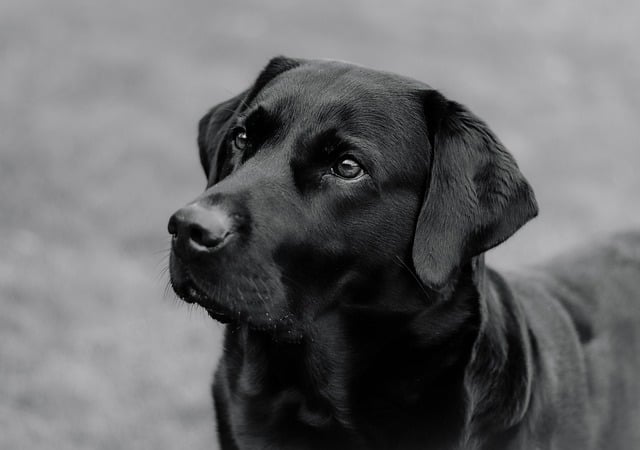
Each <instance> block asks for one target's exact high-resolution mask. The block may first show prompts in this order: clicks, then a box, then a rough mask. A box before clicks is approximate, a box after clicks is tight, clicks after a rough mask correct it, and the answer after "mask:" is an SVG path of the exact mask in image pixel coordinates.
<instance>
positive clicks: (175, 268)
mask: <svg viewBox="0 0 640 450" xmlns="http://www.w3.org/2000/svg"><path fill="white" fill-rule="evenodd" d="M169 269H170V270H169V272H170V276H171V287H172V288H173V291H174V292H175V293H176V295H177V296H178V297H179V298H181V299H182V300H184V301H185V302H187V303H191V304H197V305H199V306H201V307H202V308H204V309H205V310H206V311H207V313H208V314H209V316H210V317H211V318H212V319H214V320H217V321H218V322H221V323H223V324H235V325H247V326H248V327H249V328H251V329H253V330H258V331H265V332H271V333H273V334H275V335H277V338H278V339H279V340H287V341H290V340H291V341H299V340H300V339H301V332H300V329H299V327H298V326H296V325H295V321H294V320H293V319H292V317H291V314H282V313H281V314H278V313H277V312H276V310H277V308H273V307H269V308H266V309H265V306H266V302H265V300H264V299H263V297H258V298H255V299H252V298H251V296H250V295H249V293H247V292H244V293H243V292H242V291H241V290H238V289H235V288H231V287H229V286H227V287H226V288H225V286H223V285H220V286H209V283H207V282H205V281H202V280H200V279H199V278H198V277H197V276H195V275H194V274H192V273H191V271H190V270H189V269H188V268H187V267H185V265H184V264H183V263H182V262H181V261H180V260H179V259H178V258H175V257H174V256H173V255H172V257H171V260H170V263H169ZM212 292H215V293H225V292H226V294H225V295H222V296H218V295H213V294H212ZM231 292H234V293H236V292H237V293H238V295H239V297H240V298H239V299H238V298H234V297H232V296H231V295H229V294H230V293H231ZM238 300H240V301H238ZM271 300H272V301H273V298H272V299H271ZM251 303H252V306H251V307H249V304H251ZM276 303H278V302H276ZM280 303H282V302H280Z"/></svg>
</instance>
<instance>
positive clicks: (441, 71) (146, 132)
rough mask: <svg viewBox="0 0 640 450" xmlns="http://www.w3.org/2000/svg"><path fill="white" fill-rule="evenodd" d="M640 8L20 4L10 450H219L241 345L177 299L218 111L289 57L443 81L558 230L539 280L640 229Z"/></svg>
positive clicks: (7, 136) (7, 160) (8, 136)
mask: <svg viewBox="0 0 640 450" xmlns="http://www.w3.org/2000/svg"><path fill="white" fill-rule="evenodd" d="M639 23H640V3H639V2H637V1H628V2H604V1H602V2H596V1H593V0H589V1H584V0H583V1H538V2H527V5H525V4H524V3H523V4H520V5H517V4H516V2H512V1H506V0H490V1H483V2H468V3H467V4H463V3H457V2H453V1H450V2H438V3H435V2H434V3H429V2H425V1H414V2H409V1H388V0H387V1H382V0H380V1H373V2H372V1H368V2H366V3H365V2H358V1H351V2H335V3H327V2H325V3H323V4H321V3H320V2H315V3H314V4H304V3H302V2H296V1H282V0H277V1H276V0H270V1H257V0H256V1H253V2H251V1H247V2H240V1H236V2H225V3H222V2H216V1H199V0H188V1H173V2H170V1H166V0H164V1H158V0H155V1H151V0H136V1H131V0H127V1H123V0H111V1H103V2H94V1H87V0H58V1H50V0H2V2H1V3H0V249H1V250H0V448H2V449H36V448H49V449H50V448H53V449H87V448H91V449H120V448H122V449H132V448H154V449H156V450H161V449H176V448H212V447H213V446H214V444H212V442H213V441H214V432H213V425H212V420H213V412H212V408H211V401H210V398H209V381H210V378H211V373H212V369H213V368H214V365H215V361H216V359H217V356H218V355H219V353H220V344H221V343H220V333H221V326H220V325H218V324H216V323H214V322H212V321H211V320H210V319H209V318H208V317H207V316H205V315H204V314H203V313H202V312H201V311H200V310H198V309H193V308H189V307H188V306H186V305H183V304H181V303H180V302H178V301H176V300H175V299H174V297H173V296H172V295H171V294H163V290H164V289H165V286H166V283H167V276H166V274H164V273H163V268H164V267H165V266H166V258H165V257H166V253H167V252H166V249H167V247H168V239H167V235H166V231H165V230H166V222H167V219H168V217H169V215H170V214H171V213H172V212H173V210H175V209H176V208H177V207H179V206H180V205H182V204H183V203H185V202H186V201H188V200H190V199H191V198H193V197H195V196H196V195H197V194H198V193H199V192H200V191H201V189H202V188H203V187H204V178H203V176H202V174H201V171H200V168H199V164H198V159H197V151H196V146H195V129H196V123H197V120H198V119H199V118H200V116H201V115H202V114H203V113H204V112H205V110H206V109H207V108H208V107H209V106H211V105H213V104H214V103H217V102H219V101H221V100H224V99H226V98H228V97H230V96H231V95H233V94H235V93H237V92H238V91H239V90H240V89H243V88H245V87H246V86H247V85H248V84H249V83H250V82H251V81H252V78H253V77H254V76H255V75H256V73H257V71H258V70H259V69H260V68H261V66H263V65H264V64H265V63H266V62H267V60H268V59H269V58H270V57H271V56H274V55H276V54H286V55H290V56H301V57H328V58H336V59H343V60H350V61H354V62H357V63H360V64H364V65H368V66H372V67H375V68H379V69H385V70H390V71H394V72H399V73H402V74H405V75H409V76H412V77H415V78H418V79H421V80H424V81H426V82H428V83H430V84H431V85H433V86H435V87H437V88H439V89H441V90H442V91H443V92H444V93H446V94H447V95H448V96H450V97H451V98H454V99H457V100H459V101H461V102H463V103H465V104H467V105H468V106H470V107H471V109H472V110H474V111H475V112H476V113H477V114H478V115H480V116H481V117H483V118H485V119H486V120H487V122H488V123H489V124H490V125H491V126H492V127H493V129H494V130H495V131H496V133H497V134H498V135H499V136H500V137H501V138H502V140H503V141H504V142H505V144H506V145H507V147H509V148H510V149H511V151H512V152H513V153H514V154H515V156H516V158H517V159H518V161H519V163H520V166H521V168H522V170H523V172H524V173H525V174H526V175H527V176H528V178H529V180H530V181H531V183H532V184H533V186H534V189H535V190H536V192H537V195H538V199H539V202H540V209H541V215H540V217H539V218H538V219H536V220H535V221H534V222H533V223H531V224H529V225H528V226H527V227H525V229H523V230H522V231H521V232H519V233H518V234H517V235H516V236H515V237H514V238H513V239H512V240H510V241H509V242H508V243H506V244H505V245H504V246H502V247H501V248H500V249H498V250H496V251H494V252H492V253H491V255H490V257H489V259H490V261H492V262H494V263H495V264H496V265H498V266H502V267H508V266H511V265H512V264H519V265H520V264H527V263H530V262H532V261H539V260H540V259H542V258H544V257H547V256H549V255H552V254H554V253H557V252H558V251H561V250H563V249H566V248H567V247H570V246H573V245H576V244H578V243H588V242H589V241H590V240H591V239H592V238H593V236H598V235H602V234H606V233H607V232H610V231H612V230H614V229H618V228H625V227H633V226H635V227H640V210H639V208H638V204H639V201H638V196H639V195H640V177H639V176H638V170H639V169H640V145H639V141H640V139H639V137H640V136H639V135H640V132H639V131H638V124H639V123H640V89H639V86H638V84H639V83H638V82H639V79H640V75H639V74H640V51H639V50H638V44H639V43H640V26H639V25H638V24H639Z"/></svg>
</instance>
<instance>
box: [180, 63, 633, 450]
mask: <svg viewBox="0 0 640 450" xmlns="http://www.w3.org/2000/svg"><path fill="white" fill-rule="evenodd" d="M198 144H199V147H200V158H201V161H202V165H203V167H204V170H205V172H206V175H207V179H208V183H207V188H206V190H205V191H204V193H203V194H202V195H200V196H199V197H198V198H197V199H196V200H194V201H193V202H191V203H189V204H188V205H187V206H185V207H184V208H182V209H180V210H179V211H177V212H176V213H175V214H174V215H173V216H172V217H171V219H170V221H169V232H170V233H171V235H172V252H171V262H170V272H171V282H172V285H173V288H174V290H175V292H176V293H177V294H178V295H179V296H180V297H181V298H183V299H184V300H186V301H187V302H193V303H197V304H200V305H202V306H203V307H204V308H206V309H207V310H208V311H209V314H210V315H211V316H212V317H213V318H215V319H217V320H219V321H221V322H224V323H226V324H228V326H227V327H226V335H225V343H224V355H223V357H222V359H221V362H220V365H219V368H218V370H217V373H216V375H215V382H214V384H213V396H214V400H215V407H216V414H217V420H218V434H219V439H220V443H221V446H222V448H223V449H224V450H231V449H438V450H440V449H476V450H477V449H489V450H500V449H557V450H588V449H618V450H620V449H625V450H631V449H638V448H640V382H639V381H638V378H639V377H640V299H639V297H640V233H628V234H625V235H620V236H617V237H615V238H612V239H611V241H610V242H608V243H605V244H597V245H596V244H592V245H591V246H590V248H589V249H588V250H585V251H583V252H582V253H579V254H574V255H569V256H567V257H564V258H561V259H557V260H554V261H551V262H550V263H549V264H548V265H546V266H545V267H544V268H538V269H535V268H534V269H532V270H531V271H529V272H528V273H526V274H524V273H523V274H511V275H507V274H499V273H497V272H495V271H493V270H491V269H490V268H488V267H486V266H485V265H484V262H483V253H484V252H486V251H487V250H489V249H490V248H492V247H495V246H496V245H498V244H500V243H501V242H503V241H504V240H505V239H507V238H509V237H510V236H511V235H512V234H513V233H515V232H516V231H517V230H518V229H519V228H520V227H521V226H522V225H524V224H525V223H526V222H527V221H529V220H530V219H532V218H533V217H535V216H536V214H537V212H538V208H537V205H536V200H535V198H534V194H533V191H532V189H531V187H530V186H529V184H528V183H527V181H526V180H525V178H524V177H523V175H522V174H521V172H520V170H519V169H518V166H517V165H516V162H515V161H514V159H513V157H512V156H511V155H510V153H509V152H508V151H507V150H506V149H505V147H504V146H503V145H502V144H501V143H500V141H499V140H498V139H497V138H496V137H495V136H494V134H493V133H492V132H491V130H489V128H488V127H487V125H486V124H485V123H484V122H483V121H481V120H480V119H479V118H478V117H476V116H475V115H474V114H473V113H471V112H470V111H469V110H468V109H467V108H465V107H464V106H462V105H460V104H459V103H456V102H453V101H451V100H448V99H447V98H445V97H444V96H443V95H441V94H440V93H439V92H437V91H436V90H434V89H432V88H431V87H429V86H427V85H425V84H423V83H420V82H418V81H414V80H411V79H408V78H404V77H400V76H397V75H393V74H389V73H384V72H378V71H374V70H370V69H366V68H363V67H358V66H355V65H351V64H346V63H342V62H333V61H312V60H299V59H289V58H284V57H278V58H274V59H273V60H271V61H270V62H269V64H268V65H267V66H266V68H265V69H264V70H263V71H262V72H261V73H260V75H259V76H258V78H257V79H256V81H255V83H254V84H253V85H252V86H251V87H250V88H249V89H247V90H246V91H244V92H242V93H241V94H239V95H237V96H236V97H233V98H232V99H230V100H227V101H225V102H223V103H221V104H219V105H217V106H215V107H214V108H213V109H211V110H210V111H209V113H208V114H207V115H206V116H204V117H203V118H202V120H201V121H200V124H199V136H198Z"/></svg>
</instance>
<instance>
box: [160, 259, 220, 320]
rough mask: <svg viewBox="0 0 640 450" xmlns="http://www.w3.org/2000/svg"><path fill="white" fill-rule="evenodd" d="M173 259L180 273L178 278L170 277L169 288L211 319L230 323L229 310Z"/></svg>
mask: <svg viewBox="0 0 640 450" xmlns="http://www.w3.org/2000/svg"><path fill="white" fill-rule="evenodd" d="M175 257H176V260H177V263H178V265H179V266H180V268H179V271H180V272H181V273H180V276H179V277H178V276H176V275H175V274H172V276H171V287H172V288H173V291H174V292H175V293H176V295H177V296H178V297H180V298H181V299H182V300H184V301H185V302H187V303H190V304H197V305H199V306H201V307H202V308H204V309H205V310H206V311H207V312H208V313H209V316H211V318H213V319H215V320H217V321H219V322H222V323H228V322H230V317H231V311H230V309H229V308H228V307H225V306H223V305H221V304H220V303H219V302H217V301H216V300H215V299H214V298H213V297H212V296H211V295H209V294H208V293H207V292H206V290H205V289H203V288H202V287H200V286H199V285H198V283H197V281H196V280H195V279H194V276H193V275H192V274H191V273H190V271H189V269H188V268H187V267H186V265H185V264H184V263H183V262H182V261H181V260H180V258H179V257H178V256H177V255H175ZM214 305H215V307H214Z"/></svg>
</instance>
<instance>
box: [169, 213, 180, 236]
mask: <svg viewBox="0 0 640 450" xmlns="http://www.w3.org/2000/svg"><path fill="white" fill-rule="evenodd" d="M167 231H169V234H170V235H171V236H173V237H175V236H177V235H178V225H177V219H176V215H175V214H174V215H172V216H171V218H170V219H169V224H168V225H167Z"/></svg>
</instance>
